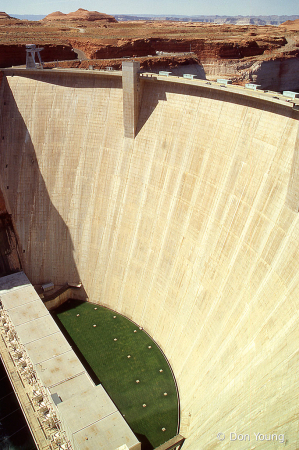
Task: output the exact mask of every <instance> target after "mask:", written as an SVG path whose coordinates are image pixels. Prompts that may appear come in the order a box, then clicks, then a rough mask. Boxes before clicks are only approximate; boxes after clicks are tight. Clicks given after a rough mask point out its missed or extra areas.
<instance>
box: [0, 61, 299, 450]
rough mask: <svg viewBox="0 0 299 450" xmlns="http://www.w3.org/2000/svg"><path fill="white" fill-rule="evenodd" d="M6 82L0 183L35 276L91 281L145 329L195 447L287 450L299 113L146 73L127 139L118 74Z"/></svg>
mask: <svg viewBox="0 0 299 450" xmlns="http://www.w3.org/2000/svg"><path fill="white" fill-rule="evenodd" d="M0 89H1V97H0V98H1V108H0V123H1V130H0V133H1V134H0V142H1V153H0V170H1V171H0V187H1V191H2V193H3V196H4V199H5V204H6V207H7V210H8V212H9V213H10V214H11V217H12V220H13V222H14V226H15V230H16V233H17V235H18V240H19V245H20V254H21V257H22V265H23V269H24V271H25V273H26V275H27V276H28V278H29V280H30V281H31V283H32V284H33V285H35V286H37V287H38V286H40V285H42V284H43V283H46V282H48V281H52V282H53V283H54V284H55V285H56V286H63V285H64V284H65V283H66V282H70V283H79V282H82V285H83V288H84V292H83V293H82V296H85V297H86V298H88V299H89V300H90V301H92V302H94V303H100V304H102V305H104V306H108V307H109V308H111V309H114V310H116V311H118V312H120V313H121V314H123V315H125V316H126V317H128V318H130V319H132V320H133V321H134V322H136V323H138V324H140V325H141V326H142V327H144V329H145V330H146V331H147V332H148V333H149V334H150V335H151V336H152V337H153V338H154V339H155V341H156V342H157V343H158V344H159V345H160V346H161V348H162V350H163V352H164V353H165V355H166V356H167V358H168V360H169V361H170V364H171V366H172V369H173V371H174V375H175V377H176V380H177V383H178V389H179V393H180V404H181V422H180V430H179V432H180V434H181V435H183V436H184V437H185V438H186V440H185V443H184V446H183V448H185V449H186V450H198V449H199V448H200V449H212V448H215V449H216V448H219V449H220V448H221V449H225V448H229V447H230V446H233V445H234V448H236V449H241V448H242V449H243V448H244V445H252V446H256V447H255V448H261V449H268V448H269V449H272V448H273V445H274V442H273V440H274V439H275V437H273V440H267V441H266V440H265V439H264V440H261V439H259V438H258V437H256V435H258V433H260V436H261V435H269V433H270V434H271V436H272V435H273V436H275V435H277V436H278V435H283V436H284V442H285V443H287V445H288V447H289V448H290V449H294V450H295V449H296V448H297V447H298V445H299V438H298V436H297V428H298V419H297V403H298V398H297V397H298V394H297V392H298V390H297V386H298V376H297V370H298V367H297V362H298V352H297V347H298V346H297V340H298V334H299V333H298V324H299V317H298V316H299V313H298V293H299V286H298V281H299V270H298V266H299V258H298V254H299V239H298V234H299V225H298V207H299V195H298V194H299V185H298V181H297V177H298V118H299V115H298V112H297V111H295V110H294V109H293V108H292V107H291V105H290V104H288V103H286V102H285V103H283V101H281V100H280V99H279V98H278V99H277V98H273V96H272V97H271V96H269V98H266V97H265V98H261V97H260V96H259V95H257V94H254V93H252V94H251V93H250V94H249V93H248V94H246V93H245V91H241V90H238V88H222V87H220V86H218V87H215V86H214V85H213V86H210V85H207V84H204V83H196V82H191V81H190V82H186V81H184V82H183V81H181V80H177V79H174V80H168V79H166V78H163V77H153V78H146V77H144V78H141V86H140V110H139V117H138V122H137V128H136V135H135V138H134V139H133V138H128V137H124V134H125V133H124V125H123V89H122V80H121V74H119V73H114V74H108V73H107V74H102V75H100V74H99V75H98V74H95V73H87V72H85V73H84V72H83V73H82V72H76V71H58V70H57V71H46V70H45V71H35V72H30V73H29V72H27V73H26V71H23V72H22V71H20V70H14V69H10V70H5V71H4V76H3V79H2V83H1V88H0ZM234 89H235V90H234ZM218 433H223V434H224V435H225V437H226V438H225V439H224V440H219V438H217V434H218ZM230 433H236V434H237V435H240V436H244V435H249V437H250V444H249V442H248V438H247V442H246V444H245V442H244V441H242V440H238V439H236V440H235V441H234V442H232V441H231V440H230V436H231V435H230ZM232 436H233V437H234V434H233V435H232ZM220 438H221V439H222V436H220ZM276 444H277V445H281V444H280V443H279V442H278V441H277V442H276V443H275V445H276Z"/></svg>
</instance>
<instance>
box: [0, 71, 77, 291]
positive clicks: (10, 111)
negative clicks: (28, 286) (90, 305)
mask: <svg viewBox="0 0 299 450" xmlns="http://www.w3.org/2000/svg"><path fill="white" fill-rule="evenodd" d="M1 89H2V90H1V92H2V96H1V118H0V121H1V153H0V166H1V169H2V170H1V174H0V180H1V189H2V192H3V194H4V198H5V200H6V208H7V209H8V211H9V212H10V213H11V216H12V218H13V220H14V224H15V228H16V230H17V233H18V236H19V246H20V248H19V251H20V252H21V255H22V256H21V259H22V261H23V264H24V269H25V271H26V274H27V275H28V277H29V278H30V279H31V282H32V283H33V284H35V285H41V284H44V283H46V282H48V281H51V280H52V279H54V278H55V280H56V284H57V285H63V284H66V283H67V282H71V283H76V284H77V283H79V281H80V277H79V274H78V270H77V267H76V263H75V261H74V257H73V252H74V246H73V243H72V239H71V237H70V234H69V231H68V228H67V226H66V224H65V222H64V221H63V219H62V218H61V216H60V214H59V213H58V211H57V209H56V208H55V207H54V205H53V203H52V201H51V199H50V196H49V192H48V190H47V187H46V185H45V181H44V179H43V176H42V174H41V172H40V168H39V163H38V158H37V155H36V152H35V148H34V145H33V143H32V139H31V136H30V132H29V130H28V127H27V125H26V124H25V122H24V119H23V117H22V115H21V114H20V111H19V108H18V105H17V104H16V102H15V100H14V96H13V93H12V91H11V90H10V89H9V86H8V85H7V83H6V80H5V78H4V80H3V85H2V86H1ZM25 95H26V94H25ZM32 107H33V108H34V105H32ZM8 124H9V126H7V125H8ZM51 163H52V164H53V166H55V164H56V162H55V161H52V162H51ZM56 168H57V167H56ZM16 198H17V199H18V200H17V202H16V201H15V200H16ZM16 208H17V209H16ZM65 265H67V270H66V267H65ZM32 268H34V270H33V271H32V270H31V269H32ZM53 270H55V274H54V273H53ZM60 271H61V272H63V274H62V275H61V277H58V278H57V274H59V272H60ZM8 273H9V272H8Z"/></svg>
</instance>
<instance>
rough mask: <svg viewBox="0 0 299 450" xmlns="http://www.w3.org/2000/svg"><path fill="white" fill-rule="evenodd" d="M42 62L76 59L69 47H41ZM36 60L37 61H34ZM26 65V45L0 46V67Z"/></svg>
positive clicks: (53, 45)
mask: <svg viewBox="0 0 299 450" xmlns="http://www.w3.org/2000/svg"><path fill="white" fill-rule="evenodd" d="M42 47H43V50H42V51H41V58H42V61H56V60H57V59H58V60H70V59H76V58H77V55H76V54H75V53H74V52H73V49H72V47H71V45H59V44H58V45H56V44H52V45H51V44H46V45H42ZM36 60H37V59H36ZM22 64H26V45H25V44H19V45H18V44H15V45H0V67H1V68H3V67H10V66H19V65H22Z"/></svg>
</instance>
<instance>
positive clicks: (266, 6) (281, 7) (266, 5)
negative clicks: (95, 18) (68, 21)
mask: <svg viewBox="0 0 299 450" xmlns="http://www.w3.org/2000/svg"><path fill="white" fill-rule="evenodd" d="M78 8H84V9H88V10H90V11H99V12H104V13H106V14H183V15H215V14H218V15H220V16H221V15H244V16H246V15H293V14H297V15H299V0H284V1H282V0H247V1H246V0H208V1H207V0H163V1H161V0H109V1H107V0H105V1H104V0H84V1H83V0H60V1H55V0H40V1H38V0H26V1H25V0H9V1H7V0H0V11H5V12H7V13H8V14H13V13H15V14H45V15H46V14H50V13H51V12H54V11H61V12H63V13H69V12H71V11H76V10H77V9H78Z"/></svg>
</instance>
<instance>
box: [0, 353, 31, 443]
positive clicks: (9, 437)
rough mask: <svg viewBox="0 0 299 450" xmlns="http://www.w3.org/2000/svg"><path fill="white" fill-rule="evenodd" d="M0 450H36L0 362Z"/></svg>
mask: <svg viewBox="0 0 299 450" xmlns="http://www.w3.org/2000/svg"><path fill="white" fill-rule="evenodd" d="M0 449H1V450H36V446H35V444H34V441H33V439H32V436H31V434H30V431H29V428H28V426H27V423H26V420H25V418H24V416H23V413H22V410H21V408H20V405H19V403H18V400H17V398H16V396H15V393H14V391H13V388H12V386H11V384H10V381H9V378H8V376H7V374H6V371H5V368H4V366H3V364H2V361H1V360H0Z"/></svg>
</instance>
